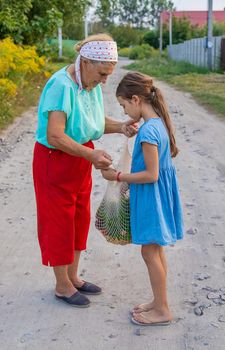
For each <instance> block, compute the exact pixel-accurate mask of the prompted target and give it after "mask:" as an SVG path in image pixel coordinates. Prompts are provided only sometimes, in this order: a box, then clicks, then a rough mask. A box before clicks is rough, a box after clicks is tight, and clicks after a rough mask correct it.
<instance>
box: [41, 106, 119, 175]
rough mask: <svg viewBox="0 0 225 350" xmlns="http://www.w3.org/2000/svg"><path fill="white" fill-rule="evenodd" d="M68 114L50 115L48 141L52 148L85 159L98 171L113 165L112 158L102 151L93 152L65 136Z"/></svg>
mask: <svg viewBox="0 0 225 350" xmlns="http://www.w3.org/2000/svg"><path fill="white" fill-rule="evenodd" d="M65 127H66V114H65V113H64V112H61V111H54V112H50V113H49V118H48V128H47V141H48V143H49V144H50V145H51V146H54V147H55V148H57V149H59V150H61V151H63V152H66V153H68V154H71V155H72V156H77V157H83V158H85V159H87V160H88V161H90V162H91V163H93V165H94V166H95V168H96V169H104V168H107V167H108V166H109V165H111V164H112V160H111V157H110V156H109V155H108V154H107V153H106V152H104V151H102V150H93V149H91V148H89V147H85V146H83V145H80V144H79V143H77V142H75V141H74V140H73V139H72V138H71V137H69V136H68V135H66V134H65Z"/></svg>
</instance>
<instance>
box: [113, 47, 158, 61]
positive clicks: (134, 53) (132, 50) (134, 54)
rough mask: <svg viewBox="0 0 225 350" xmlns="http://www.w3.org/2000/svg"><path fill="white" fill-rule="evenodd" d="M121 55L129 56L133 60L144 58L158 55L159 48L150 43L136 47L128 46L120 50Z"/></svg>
mask: <svg viewBox="0 0 225 350" xmlns="http://www.w3.org/2000/svg"><path fill="white" fill-rule="evenodd" d="M119 55H120V56H123V57H129V58H130V59H132V60H142V59H145V58H153V57H158V55H159V52H158V50H156V49H154V48H153V47H151V46H149V45H148V44H142V45H137V46H134V47H126V48H123V49H120V50H119Z"/></svg>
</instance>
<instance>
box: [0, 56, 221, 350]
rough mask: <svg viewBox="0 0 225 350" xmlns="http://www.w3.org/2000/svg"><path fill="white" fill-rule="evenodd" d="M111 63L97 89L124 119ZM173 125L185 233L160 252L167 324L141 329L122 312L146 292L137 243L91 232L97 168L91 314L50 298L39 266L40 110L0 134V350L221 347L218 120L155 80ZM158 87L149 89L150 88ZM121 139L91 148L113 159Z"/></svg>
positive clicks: (48, 275)
mask: <svg viewBox="0 0 225 350" xmlns="http://www.w3.org/2000/svg"><path fill="white" fill-rule="evenodd" d="M125 63H126V61H124V60H123V61H121V62H120V63H119V64H118V67H117V69H116V72H115V73H114V74H113V75H112V76H111V77H110V78H109V81H108V83H107V85H106V86H105V87H104V98H105V108H106V112H107V113H108V114H109V115H110V116H112V117H114V118H118V119H121V118H123V116H122V110H121V108H120V106H119V104H118V103H117V102H116V99H115V96H114V95H115V89H116V86H117V84H118V82H119V80H120V78H121V77H122V75H123V74H124V73H125V70H124V69H122V66H123V65H124V64H125ZM157 84H158V86H159V87H161V88H162V90H163V92H164V96H165V98H166V100H167V103H168V105H169V108H170V112H171V117H172V120H173V123H174V124H175V127H176V135H177V143H178V146H179V148H180V151H181V152H180V154H179V156H178V157H177V158H176V160H175V164H176V166H177V170H178V176H179V183H180V188H181V196H182V202H183V207H184V214H185V231H186V235H185V238H184V240H183V241H180V242H179V243H178V244H177V245H176V246H174V247H168V248H166V254H167V258H168V264H169V280H168V289H169V301H170V304H171V308H172V311H173V314H174V322H173V323H172V325H170V326H168V327H142V328H141V327H139V326H135V325H132V324H131V323H130V321H129V309H130V308H131V307H132V306H133V305H135V304H136V303H138V302H142V301H145V300H148V298H149V297H150V295H151V292H150V287H149V282H148V279H147V270H146V268H145V266H144V264H143V262H142V259H141V256H140V247H137V246H131V245H129V246H125V247H118V246H113V245H111V244H109V243H106V242H105V240H104V238H103V237H102V236H101V235H100V233H99V232H97V231H96V229H95V227H94V216H95V211H96V209H97V207H98V205H99V203H100V201H101V199H102V196H103V194H104V191H105V188H106V181H105V180H103V179H102V178H101V175H100V172H99V171H96V170H94V171H93V177H94V186H93V193H92V209H93V210H92V213H93V215H92V225H91V229H90V236H89V244H88V250H87V251H86V252H84V253H83V256H82V261H81V269H80V273H81V275H82V276H83V278H84V279H86V280H90V281H93V282H96V283H98V284H100V285H101V286H102V287H103V289H104V293H103V294H102V295H100V296H95V297H91V301H92V305H91V307H90V308H88V309H83V310H80V309H76V308H70V307H69V306H67V305H64V304H63V303H59V302H58V301H57V300H55V299H54V297H53V295H54V278H53V274H52V271H51V269H50V268H48V267H43V266H41V264H40V252H39V247H38V243H37V238H36V214H35V202H34V193H33V187H32V176H31V159H32V148H33V144H34V131H35V125H36V114H37V109H36V108H31V109H30V110H29V111H27V112H26V113H25V114H24V115H23V116H22V117H21V118H18V119H17V120H16V121H15V123H14V124H13V125H11V126H10V127H9V128H8V129H7V130H5V131H4V132H2V133H1V134H0V238H1V244H0V271H1V273H0V315H1V317H0V339H1V340H0V344H1V345H0V348H1V350H15V349H27V350H36V349H38V350H39V349H43V350H47V349H48V350H51V349H57V350H70V349H71V350H103V349H104V350H112V349H117V350H128V349H129V350H136V349H137V350H139V349H141V350H165V349H171V350H202V349H207V350H224V349H225V229H224V227H225V220H224V213H225V156H224V152H225V122H224V120H221V119H219V118H218V117H217V116H215V115H213V114H212V113H210V112H208V111H207V110H206V109H204V108H203V107H201V106H199V105H198V104H197V103H196V102H195V101H194V100H193V99H192V97H191V96H190V94H187V93H184V92H180V91H177V90H175V89H174V88H172V87H170V86H169V85H167V84H165V83H163V82H158V83H157ZM157 84H156V85H157ZM124 140H125V138H124V137H123V136H121V135H107V136H103V137H102V138H101V140H99V141H97V142H95V145H96V147H97V148H104V149H106V150H107V151H108V152H109V153H110V154H111V155H112V156H113V158H114V162H116V160H117V159H118V158H119V154H120V150H121V147H122V144H123V142H124Z"/></svg>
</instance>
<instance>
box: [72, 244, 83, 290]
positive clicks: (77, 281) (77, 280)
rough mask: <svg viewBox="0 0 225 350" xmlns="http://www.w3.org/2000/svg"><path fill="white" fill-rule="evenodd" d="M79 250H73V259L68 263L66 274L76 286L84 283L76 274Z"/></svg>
mask: <svg viewBox="0 0 225 350" xmlns="http://www.w3.org/2000/svg"><path fill="white" fill-rule="evenodd" d="M80 255H81V251H80V250H75V254H74V261H73V263H72V264H70V265H68V276H69V279H70V281H71V283H72V284H73V285H74V286H76V287H81V286H82V284H83V283H84V282H83V281H82V279H81V278H79V276H78V266H79V261H80Z"/></svg>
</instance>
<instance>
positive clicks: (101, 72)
mask: <svg viewBox="0 0 225 350" xmlns="http://www.w3.org/2000/svg"><path fill="white" fill-rule="evenodd" d="M82 68H83V69H82V71H81V76H82V83H83V86H84V88H88V89H89V90H90V89H93V88H94V87H96V86H97V85H98V84H100V83H102V84H105V83H106V80H107V78H108V76H109V75H110V74H112V72H113V71H114V68H115V65H114V64H112V63H101V62H99V63H92V62H91V61H88V60H83V61H82Z"/></svg>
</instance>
